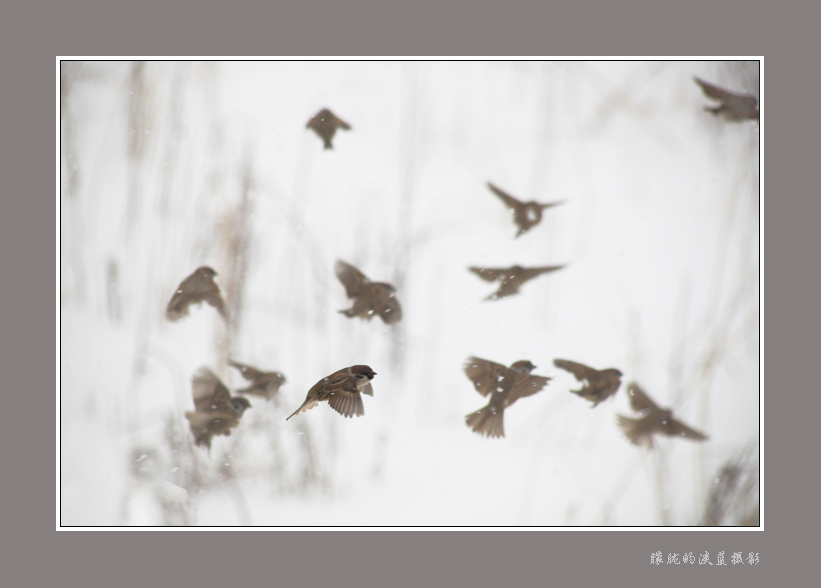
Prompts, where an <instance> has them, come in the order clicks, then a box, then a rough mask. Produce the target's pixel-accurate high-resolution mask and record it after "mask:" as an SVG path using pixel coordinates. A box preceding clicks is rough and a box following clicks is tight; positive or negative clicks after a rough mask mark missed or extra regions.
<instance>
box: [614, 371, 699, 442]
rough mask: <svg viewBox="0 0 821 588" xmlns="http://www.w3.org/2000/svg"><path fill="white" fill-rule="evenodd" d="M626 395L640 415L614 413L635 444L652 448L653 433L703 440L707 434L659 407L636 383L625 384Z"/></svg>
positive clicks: (627, 435)
mask: <svg viewBox="0 0 821 588" xmlns="http://www.w3.org/2000/svg"><path fill="white" fill-rule="evenodd" d="M627 395H628V396H629V397H630V406H631V407H632V408H633V410H635V411H636V412H638V413H641V416H640V417H639V418H637V419H631V418H628V417H626V416H623V415H616V417H617V419H618V423H619V426H620V427H621V429H622V431H624V435H625V437H627V438H628V439H629V440H630V442H632V443H633V444H635V445H643V446H644V447H646V448H648V449H652V448H653V435H655V434H656V433H658V434H661V435H667V436H668V437H683V438H685V439H692V440H694V441H705V440H706V439H707V436H706V435H704V434H703V433H700V432H698V431H696V430H694V429H691V428H690V427H688V426H687V425H685V424H684V423H682V422H680V421H677V420H676V419H674V418H673V411H671V410H669V409H666V408H659V407H658V405H656V403H655V402H653V401H652V400H650V397H649V396H647V394H646V393H645V392H644V390H642V389H641V388H640V387H639V385H638V384H636V383H634V382H633V383H631V384H630V385H629V386H627Z"/></svg>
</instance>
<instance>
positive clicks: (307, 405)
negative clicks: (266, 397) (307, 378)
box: [285, 365, 376, 421]
mask: <svg viewBox="0 0 821 588" xmlns="http://www.w3.org/2000/svg"><path fill="white" fill-rule="evenodd" d="M375 375H376V372H374V371H373V370H372V369H371V368H370V367H368V366H366V365H353V366H351V367H347V368H343V369H341V370H339V371H336V372H334V373H332V374H331V375H330V376H328V377H325V378H322V379H321V380H319V381H318V382H317V383H316V384H314V385H313V387H312V388H311V389H310V390H308V396H306V397H305V402H303V403H302V406H300V407H299V408H298V409H296V410H295V411H294V414H292V415H291V416H289V417H288V418H287V419H285V420H286V421H287V420H288V419H290V418H291V417H292V416H295V415H298V414H299V413H301V412H305V411H306V410H310V409H312V408H313V407H315V406H316V405H317V404H319V403H320V402H325V401H326V400H327V401H328V404H330V405H331V408H333V409H334V410H335V411H336V412H338V413H339V414H341V415H342V416H344V417H345V418H348V417H354V416H362V415H363V414H365V407H364V406H363V404H362V396H361V395H360V394H367V395H368V396H373V387H372V386H371V380H373V377H374V376H375Z"/></svg>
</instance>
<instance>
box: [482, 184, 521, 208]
mask: <svg viewBox="0 0 821 588" xmlns="http://www.w3.org/2000/svg"><path fill="white" fill-rule="evenodd" d="M487 187H488V188H490V191H491V192H493V193H494V194H496V196H498V197H499V198H500V199H501V200H502V202H504V203H505V205H507V207H508V208H511V209H514V210H515V209H516V208H518V207H520V206H521V205H522V202H521V201H520V200H517V199H516V198H514V197H513V196H511V195H510V194H508V193H507V192H505V191H504V190H500V189H499V188H497V187H496V186H494V185H493V184H491V183H490V182H488V183H487Z"/></svg>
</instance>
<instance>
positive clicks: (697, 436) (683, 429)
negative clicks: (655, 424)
mask: <svg viewBox="0 0 821 588" xmlns="http://www.w3.org/2000/svg"><path fill="white" fill-rule="evenodd" d="M663 432H664V434H665V435H667V436H668V437H684V438H686V439H693V440H694V441H706V440H707V435H705V434H704V433H701V432H699V431H696V430H695V429H691V428H690V427H688V426H687V425H685V424H684V423H682V422H681V421H678V420H676V419H670V422H669V423H668V426H667V427H666V428H665V429H664V430H663Z"/></svg>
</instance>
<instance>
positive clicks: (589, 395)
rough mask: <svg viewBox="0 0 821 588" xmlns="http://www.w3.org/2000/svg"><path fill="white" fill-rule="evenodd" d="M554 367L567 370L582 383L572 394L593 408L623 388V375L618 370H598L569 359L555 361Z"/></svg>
mask: <svg viewBox="0 0 821 588" xmlns="http://www.w3.org/2000/svg"><path fill="white" fill-rule="evenodd" d="M553 365H555V366H556V367H557V368H561V369H563V370H567V371H568V372H570V373H571V374H573V375H574V376H575V377H576V379H577V380H578V381H580V382H582V387H581V388H580V389H579V390H571V392H573V394H577V395H579V396H581V397H582V398H584V399H586V400H589V401H590V402H592V403H593V406H592V407H591V408H594V407H596V406H597V405H598V404H599V403H600V402H603V401H605V400H607V399H608V398H610V397H611V396H613V395H614V394H615V393H616V392H617V391H618V389H619V386H621V376H622V373H621V372H620V371H619V370H617V369H616V368H609V369H606V370H597V369H594V368H592V367H588V366H586V365H584V364H581V363H577V362H575V361H569V360H567V359H554V360H553Z"/></svg>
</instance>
